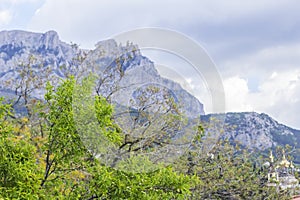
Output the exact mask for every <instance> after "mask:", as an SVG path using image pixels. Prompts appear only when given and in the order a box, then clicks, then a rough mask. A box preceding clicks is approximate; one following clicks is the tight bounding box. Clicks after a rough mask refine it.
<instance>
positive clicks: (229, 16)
mask: <svg viewBox="0 0 300 200" xmlns="http://www.w3.org/2000/svg"><path fill="white" fill-rule="evenodd" d="M284 2H285V1H283V0H278V1H276V2H274V1H271V0H263V1H259V0H254V1H249V2H243V3H241V2H240V1H238V0H232V1H217V2H216V1H208V0H204V1H198V0H186V1H171V0H165V1H159V0H152V1H146V0H144V1H143V0H141V1H136V0H128V1H118V0H114V1H112V0H86V1H84V2H83V1H81V0H64V1H61V0H46V1H45V3H44V5H43V6H42V7H41V8H40V10H39V12H37V13H36V15H35V16H34V17H33V19H32V22H31V24H30V26H29V28H30V29H31V30H37V31H43V32H44V31H47V30H49V29H55V30H57V31H58V32H59V33H60V35H61V36H62V38H64V39H67V40H70V39H71V40H73V42H77V43H80V44H81V45H84V46H88V47H92V46H93V45H94V44H95V43H96V42H97V41H99V40H100V39H103V38H107V37H110V36H111V35H113V34H118V33H120V32H123V31H127V30H131V29H134V28H138V27H145V26H163V27H166V28H171V29H175V30H178V29H180V27H181V28H182V29H180V30H182V31H184V27H185V28H187V27H189V26H193V27H194V26H198V27H199V25H201V24H219V23H225V22H231V21H234V20H235V19H243V18H245V17H249V16H252V15H253V16H259V15H264V14H265V12H266V6H267V7H268V10H269V12H270V10H271V11H272V12H275V13H276V12H277V10H278V9H282V8H286V7H290V6H291V5H289V4H286V3H284ZM46 22H47V23H46ZM220 31H221V30H220ZM83 36H85V37H83Z"/></svg>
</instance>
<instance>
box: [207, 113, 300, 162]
mask: <svg viewBox="0 0 300 200" xmlns="http://www.w3.org/2000/svg"><path fill="white" fill-rule="evenodd" d="M201 120H202V122H209V121H213V120H216V121H218V120H220V122H222V123H224V124H223V127H224V135H222V137H223V138H227V139H229V141H231V142H232V143H239V144H241V145H242V146H244V147H247V148H250V149H254V150H258V151H264V150H267V149H269V148H275V147H276V146H278V145H280V146H284V145H286V144H288V145H290V146H292V147H295V148H297V149H300V130H296V129H292V128H290V127H288V126H285V125H283V124H280V123H278V122H277V121H276V120H274V119H272V118H271V117H270V116H268V115H267V114H264V113H261V114H259V113H256V112H241V113H226V114H209V115H203V116H201ZM211 123H213V122H211ZM294 157H296V161H297V162H298V163H300V157H299V155H298V154H297V153H295V154H294Z"/></svg>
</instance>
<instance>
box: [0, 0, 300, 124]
mask: <svg viewBox="0 0 300 200" xmlns="http://www.w3.org/2000/svg"><path fill="white" fill-rule="evenodd" d="M0 1H1V0H0ZM299 6H300V2H298V1H289V2H288V3H287V1H285V0H278V1H273V0H253V1H246V2H241V1H239V0H232V1H209V0H204V1H198V0H187V1H171V0H166V1H159V0H152V1H137V0H128V1H117V0H115V1H110V0H94V1H93V0H86V1H84V2H83V1H81V0H64V1H61V0H46V1H45V3H44V5H43V6H42V7H41V8H39V10H38V12H36V13H35V16H34V17H33V19H32V21H31V23H30V25H29V27H28V28H29V29H30V30H33V31H42V32H44V31H48V30H50V29H54V30H56V31H58V32H59V34H60V36H61V38H62V39H63V40H64V41H67V42H69V41H73V42H76V43H79V44H80V45H81V46H82V47H88V48H91V47H93V45H94V44H95V43H96V42H97V41H99V40H102V39H105V38H107V37H111V36H112V35H113V34H118V33H120V32H122V31H126V30H130V29H134V28H139V27H143V26H156V27H164V28H170V29H175V30H178V31H182V32H183V33H186V34H190V32H192V31H194V32H202V31H203V27H204V28H206V27H208V29H209V27H210V26H211V25H215V27H216V28H215V29H212V30H213V31H215V32H207V33H206V34H208V35H209V34H210V33H211V35H213V36H210V35H209V36H207V37H208V38H209V39H210V40H211V41H213V40H214V41H215V43H210V44H209V43H207V44H206V46H208V45H212V44H213V45H216V46H214V47H212V49H213V48H215V49H217V50H216V52H218V53H219V54H224V55H227V53H228V52H229V53H230V54H231V57H230V60H228V59H226V58H225V59H223V61H217V63H218V64H219V65H220V69H221V71H220V72H221V75H222V76H223V78H224V87H225V91H226V98H227V109H228V111H245V110H247V111H252V110H254V111H259V112H266V113H268V114H271V115H272V116H273V117H275V118H276V119H278V120H279V121H281V122H285V123H287V124H289V125H292V126H294V127H298V128H300V116H297V114H298V112H296V110H297V109H298V107H299V106H298V105H297V103H299V98H300V89H299V88H300V86H299V78H298V79H297V78H296V77H297V76H299V71H297V70H298V69H299V65H300V43H299V42H297V41H299V37H298V38H296V37H297V36H296V34H298V33H299V30H298V29H297V27H299V25H298V24H297V23H299V21H298V18H299V12H298V10H297V9H298V8H299ZM264 22H265V23H264ZM269 22H270V23H271V24H269ZM203 24H204V25H205V26H202V25H203ZM236 24H238V26H240V27H242V28H244V29H238V28H234V27H236V26H235V25H236ZM241 24H242V25H243V26H241ZM248 24H249V29H247V28H248ZM253 24H259V26H254V25H253ZM206 25H207V26H206ZM218 25H221V26H220V27H221V28H219V29H218V27H219V26H218ZM251 25H252V26H251ZM267 25H269V26H271V27H272V25H276V28H277V25H278V27H281V29H278V31H277V32H276V30H277V29H275V30H274V32H273V29H272V30H271V31H268V30H265V29H267V27H268V26H267ZM228 26H230V27H229V29H228V30H227V32H225V33H223V29H222V27H223V28H227V27H228ZM259 28H261V29H262V30H260V29H259ZM192 29H195V30H192ZM249 32H250V33H249ZM230 34H232V35H230ZM251 34H254V35H255V37H251ZM261 34H265V35H261ZM268 34H272V35H270V38H271V40H273V41H267V42H266V43H264V44H263V45H262V44H260V43H263V42H264V41H263V40H264V38H268ZM289 34H290V35H289ZM293 34H294V35H293ZM216 35H217V36H216ZM287 35H288V36H291V38H293V37H294V40H293V41H292V42H291V41H290V44H288V39H289V37H286V36H287ZM214 36H215V38H217V39H215V38H214ZM280 36H282V37H283V38H282V37H280ZM295 38H296V39H295ZM197 39H201V38H197ZM276 39H281V41H277V40H276ZM222 40H223V41H222ZM295 41H296V42H295ZM268 42H269V43H268ZM241 44H249V45H253V46H252V47H253V48H252V49H251V50H247V51H245V52H247V53H246V54H245V53H241V52H243V50H245V49H247V48H248V46H247V45H246V46H239V45H241ZM230 45H232V46H230ZM208 47H209V46H208ZM230 47H232V48H233V49H234V50H233V52H230V49H229V50H228V49H227V48H230ZM222 50H223V52H222ZM249 52H250V53H249ZM232 55H237V56H236V57H235V58H233V57H232ZM295 74H296V75H297V76H295ZM187 80H188V79H187ZM187 84H188V85H190V86H192V87H193V90H198V91H200V93H201V92H202V91H203V90H205V88H204V87H203V86H198V85H200V84H197V83H195V82H193V81H189V82H188V83H187ZM253 88H254V89H253ZM194 94H195V93H194ZM195 95H196V96H197V97H199V98H200V100H201V99H204V100H203V101H204V102H205V101H209V100H210V99H209V95H203V93H201V94H195ZM205 107H206V109H207V111H208V112H209V111H210V110H209V109H210V106H207V105H205ZM299 112H300V108H299Z"/></svg>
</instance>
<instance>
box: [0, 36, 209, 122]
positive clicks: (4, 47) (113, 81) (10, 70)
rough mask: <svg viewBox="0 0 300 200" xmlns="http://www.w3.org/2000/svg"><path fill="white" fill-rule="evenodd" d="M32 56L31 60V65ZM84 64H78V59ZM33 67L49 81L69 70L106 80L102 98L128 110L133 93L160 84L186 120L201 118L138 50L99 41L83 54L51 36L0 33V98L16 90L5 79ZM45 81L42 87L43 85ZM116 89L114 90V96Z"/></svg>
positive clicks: (198, 108)
mask: <svg viewBox="0 0 300 200" xmlns="http://www.w3.org/2000/svg"><path fill="white" fill-rule="evenodd" d="M31 57H34V58H35V60H34V61H32V60H30V59H31ZM83 57H84V61H82V62H79V61H78V60H79V58H83ZM29 62H32V65H33V68H32V69H33V72H34V73H35V74H36V75H37V76H39V77H41V74H43V73H42V72H43V70H45V69H46V68H48V70H49V73H48V74H47V75H45V79H46V78H48V77H57V78H64V77H65V76H66V74H67V73H69V72H70V71H71V70H74V72H72V73H73V74H75V75H77V74H76V73H78V71H80V73H86V74H88V73H90V72H92V73H94V74H98V75H99V78H102V79H104V78H105V79H106V80H105V81H106V83H105V84H102V86H103V87H102V88H101V91H100V92H101V94H102V95H104V96H105V95H107V94H109V93H111V92H113V93H114V97H113V98H114V100H115V101H116V102H117V103H120V104H123V105H126V106H127V104H128V101H129V99H130V98H132V95H133V93H134V91H135V90H137V89H138V88H140V87H144V85H145V84H156V85H160V86H162V87H164V88H167V89H168V90H170V91H172V93H173V94H174V96H176V99H178V101H179V102H185V103H184V104H182V105H181V106H182V109H183V110H184V112H185V113H186V115H187V116H189V117H193V118H195V117H199V115H200V114H204V110H203V105H202V104H201V103H200V102H199V101H198V100H197V99H196V98H195V97H194V96H192V95H191V94H189V93H188V92H187V91H185V90H184V89H183V88H182V87H181V86H180V85H179V84H178V83H175V82H174V81H171V80H168V79H165V78H162V77H161V76H160V75H159V74H158V72H157V70H156V69H155V67H154V64H153V62H151V61H150V60H149V59H148V58H146V57H144V56H142V55H141V53H140V51H139V49H138V47H137V46H136V45H132V44H127V45H125V46H121V45H118V44H117V43H116V42H115V41H114V40H106V41H101V42H99V43H98V44H97V46H96V48H95V49H94V50H90V51H87V50H82V49H79V48H78V47H77V46H76V45H71V44H67V43H64V42H62V41H60V39H59V36H58V34H57V33H56V32H54V31H49V32H46V33H31V32H25V31H2V32H0V91H1V95H5V96H13V95H14V92H15V91H14V88H12V86H11V85H7V84H6V82H7V81H8V80H14V82H18V81H19V80H20V76H19V72H18V70H19V69H20V68H21V67H22V66H23V65H26V64H28V63H29ZM46 81H47V80H45V81H44V82H46ZM116 89H117V91H115V90H116ZM43 93H44V91H43V90H39V89H35V91H34V92H32V94H33V96H34V97H36V98H41V96H43Z"/></svg>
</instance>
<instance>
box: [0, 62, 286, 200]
mask: <svg viewBox="0 0 300 200" xmlns="http://www.w3.org/2000/svg"><path fill="white" fill-rule="evenodd" d="M28 67H29V66H28ZM24 69H25V68H24ZM26 69H30V68H26ZM24 72H27V73H24ZM22 73H23V74H21V76H23V79H22V82H21V83H19V86H20V87H17V90H16V91H17V94H18V95H19V97H20V98H18V99H17V100H16V102H15V103H13V105H11V104H9V103H7V101H5V100H4V99H3V98H2V99H1V104H0V199H289V198H288V195H287V194H286V193H285V192H282V191H277V190H276V188H273V187H267V186H266V173H267V172H266V171H264V170H263V169H262V168H261V167H260V165H254V164H253V161H252V160H251V157H250V155H249V153H248V152H247V151H242V150H240V149H239V148H238V147H233V146H231V145H229V144H228V143H227V142H226V141H225V142H221V141H220V142H219V143H217V144H215V145H214V147H213V148H212V149H211V151H210V154H209V155H202V153H201V152H202V151H201V145H200V144H201V136H202V134H203V128H202V127H201V126H198V128H197V129H195V130H194V131H195V133H194V135H195V139H194V140H192V143H191V146H192V148H189V151H187V152H186V153H185V154H183V155H182V156H181V157H180V158H178V159H177V160H176V161H175V162H174V163H173V164H171V165H168V166H161V167H157V168H155V169H154V170H152V171H146V172H144V171H141V172H136V173H135V172H132V171H130V170H118V169H117V168H115V167H112V166H111V165H104V164H103V163H102V162H101V159H96V157H95V154H94V153H93V152H92V151H91V149H90V148H87V147H86V145H84V143H83V142H82V140H81V137H80V135H79V133H78V129H77V127H76V122H75V120H74V112H75V110H74V109H75V108H74V106H73V104H72V102H73V97H74V95H73V93H74V88H75V87H79V88H83V90H82V91H81V92H83V93H84V92H87V93H88V91H87V90H88V88H87V90H84V89H85V88H86V87H84V85H78V84H79V83H77V81H76V80H75V78H74V77H72V76H70V77H69V78H68V79H65V80H62V81H61V82H60V84H59V85H57V86H54V85H51V84H50V83H48V84H47V86H46V94H45V97H44V99H41V100H37V99H31V98H30V92H31V91H32V88H37V87H42V86H41V84H40V83H39V82H38V81H37V79H35V77H34V76H32V73H30V70H27V71H26V70H24V71H23V72H22ZM147 100H149V98H147ZM20 102H22V104H23V105H24V107H25V109H26V115H21V116H20V115H18V114H16V113H15V110H14V109H13V107H16V105H17V104H18V103H20ZM151 103H153V102H151ZM156 103H157V102H156ZM168 103H171V104H169V105H172V106H170V107H168V108H169V109H168V112H166V115H164V118H162V119H164V123H162V122H160V125H161V126H162V127H161V128H160V129H159V130H160V132H159V133H158V134H156V135H154V136H153V137H148V139H147V140H144V141H146V142H145V143H143V146H140V144H138V142H139V141H140V140H134V139H132V137H131V138H130V135H128V134H130V133H129V132H128V131H127V132H126V131H125V130H122V129H121V128H120V127H119V126H118V125H117V124H116V123H115V118H114V116H113V114H114V108H113V106H112V105H111V104H109V103H108V102H107V100H106V99H105V98H103V97H101V96H97V95H96V97H95V103H94V106H93V107H94V109H95V112H96V117H97V121H96V124H94V126H95V127H97V128H98V129H99V130H101V134H103V135H102V136H104V137H106V138H107V139H108V140H109V141H110V142H112V143H114V144H115V145H116V146H117V147H119V149H120V150H124V149H125V151H126V152H137V151H145V150H149V149H150V150H151V148H154V147H155V146H156V147H157V146H160V145H163V144H166V143H167V141H168V140H169V139H170V138H169V137H168V135H167V134H168V133H170V132H171V131H172V130H177V129H178V127H177V125H178V122H179V121H180V120H181V119H179V118H176V117H174V113H175V114H176V112H175V111H176V107H174V106H173V103H174V102H172V101H170V102H168ZM170 111H172V112H170ZM83 114H87V116H88V113H84V112H83ZM144 114H147V113H144ZM87 116H84V117H87ZM144 117H145V116H144ZM143 119H144V118H143ZM159 119H161V116H160V118H159ZM147 120H150V119H149V118H147ZM151 120H153V122H154V120H155V119H151ZM178 120H179V121H178ZM142 121H143V120H142ZM139 122H141V121H139ZM151 122H152V121H150V122H149V123H147V124H148V125H147V126H150V125H149V124H151ZM175 122H176V123H175ZM154 125H155V126H157V125H158V124H155V123H154ZM172 128H174V129H172ZM149 130H151V128H147V131H149ZM86 131H87V133H88V134H93V130H88V129H87V130H86ZM145 133H146V132H145ZM99 145H100V146H101V144H99ZM125 147H126V148H125ZM128 159H129V160H130V158H128ZM130 161H131V165H132V166H131V167H132V168H133V169H135V168H138V167H139V166H140V165H141V160H137V161H135V160H130ZM142 162H145V163H142V165H143V164H145V165H146V162H148V161H147V159H145V158H144V159H143V160H142ZM149 162H150V161H149ZM154 164H155V163H154Z"/></svg>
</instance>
